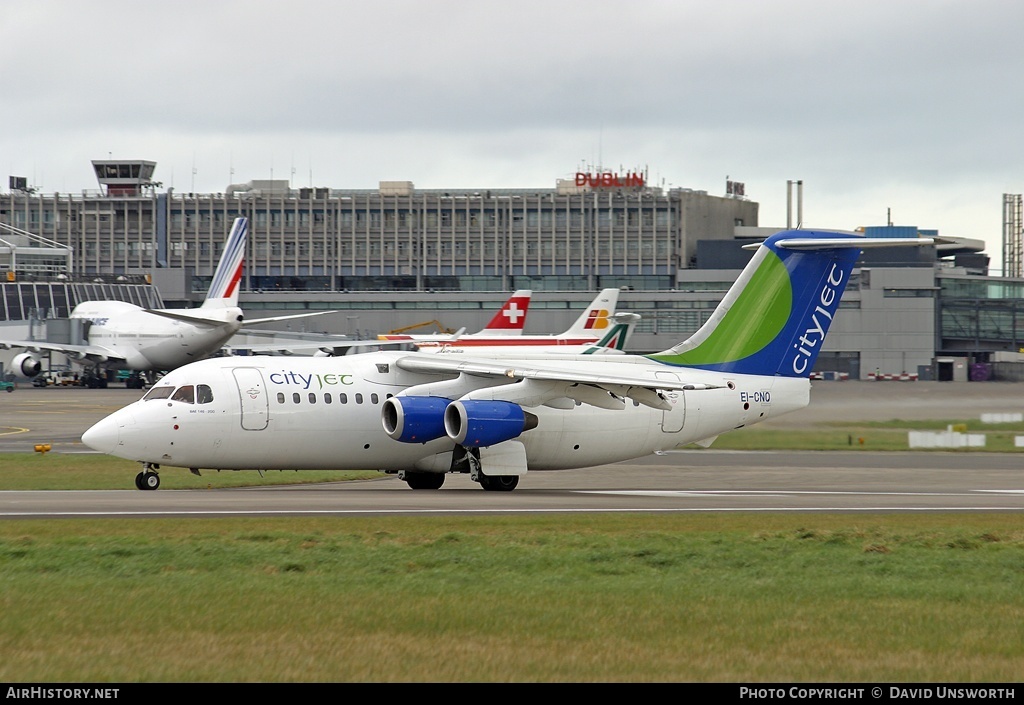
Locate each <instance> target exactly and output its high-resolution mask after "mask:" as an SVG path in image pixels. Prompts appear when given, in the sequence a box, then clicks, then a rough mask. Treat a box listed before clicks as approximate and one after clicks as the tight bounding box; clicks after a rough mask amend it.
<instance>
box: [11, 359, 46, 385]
mask: <svg viewBox="0 0 1024 705" xmlns="http://www.w3.org/2000/svg"><path fill="white" fill-rule="evenodd" d="M11 368H12V369H13V370H14V374H15V376H17V377H24V378H25V379H31V378H33V377H35V376H36V375H38V374H39V373H40V372H42V371H43V363H42V362H41V361H40V359H39V358H38V357H36V356H35V355H33V354H32V353H21V354H20V355H15V356H14V359H13V360H11Z"/></svg>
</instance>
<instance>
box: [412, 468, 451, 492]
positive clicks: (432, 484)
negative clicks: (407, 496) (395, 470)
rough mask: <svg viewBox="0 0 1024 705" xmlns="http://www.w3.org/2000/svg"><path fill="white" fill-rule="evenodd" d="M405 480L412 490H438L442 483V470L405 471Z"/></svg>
mask: <svg viewBox="0 0 1024 705" xmlns="http://www.w3.org/2000/svg"><path fill="white" fill-rule="evenodd" d="M405 482H406V484H407V485H409V487H410V488H412V489H414V490H439V489H441V485H443V484H444V473H442V472H407V473H405Z"/></svg>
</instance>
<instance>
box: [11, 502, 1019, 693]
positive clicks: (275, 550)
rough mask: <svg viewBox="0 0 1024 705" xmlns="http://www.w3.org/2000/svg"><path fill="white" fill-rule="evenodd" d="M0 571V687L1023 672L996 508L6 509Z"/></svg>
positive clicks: (1015, 534) (1012, 580) (1003, 526)
mask: <svg viewBox="0 0 1024 705" xmlns="http://www.w3.org/2000/svg"><path fill="white" fill-rule="evenodd" d="M0 575H2V576H3V578H2V580H3V584H4V589H3V590H2V591H0V652H2V653H3V654H4V658H3V659H2V660H0V681H8V682H15V681H18V682H26V681H30V682H36V681H38V682H56V681H62V682H83V681H89V682H136V681H142V682H157V681H175V682H178V681H197V682H213V681H242V682H252V681H262V682H270V681H303V682H306V681H335V682H338V681H348V682H352V681H377V682H381V681H530V682H540V681H549V682H550V681H637V682H652V681H710V682H716V681H776V682H785V681H804V682H806V681H820V682H832V681H871V682H885V681H915V682H949V681H961V682H962V681H984V682H1010V681H1016V680H1017V679H1019V677H1020V674H1021V673H1022V672H1024V632H1022V631H1021V629H1020V626H1019V625H1020V622H1021V617H1022V616H1024V589H1022V588H1024V529H1022V528H1021V525H1020V517H1019V516H1018V515H991V514H990V515H927V516H912V517H904V516H893V515H886V516H857V517H850V516H832V515H815V516H800V517H790V516H771V515H769V516H766V515H762V514H758V515H756V516H755V515H749V516H745V515H729V516H717V515H714V516H708V515H701V516H648V515H631V516H628V517H626V516H572V517H561V516H560V517H539V518H526V517H518V518H494V517H488V518H473V517H443V518H442V517H436V518H434V517H427V518H422V517H421V518H408V519H407V518H399V517H392V518H365V519H364V518H316V519H288V518H277V519H266V518H260V519H246V518H235V519H218V520H194V521H188V522H181V521H173V520H161V519H146V520H138V521H124V520H85V521H82V520H76V521H70V520H68V521H64V520H58V521H10V522H3V523H0ZM147 655H148V656H147Z"/></svg>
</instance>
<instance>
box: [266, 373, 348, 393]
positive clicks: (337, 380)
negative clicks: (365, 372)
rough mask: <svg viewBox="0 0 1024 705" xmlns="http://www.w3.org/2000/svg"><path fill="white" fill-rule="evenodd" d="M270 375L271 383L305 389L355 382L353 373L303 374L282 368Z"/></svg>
mask: <svg viewBox="0 0 1024 705" xmlns="http://www.w3.org/2000/svg"><path fill="white" fill-rule="evenodd" d="M269 377H270V383H271V384H276V385H280V386H286V387H291V386H295V387H299V388H301V389H303V390H306V389H309V388H310V387H313V388H314V389H323V388H324V387H334V386H337V385H350V384H353V382H352V375H341V374H323V375H320V374H313V373H310V374H302V373H301V372H293V371H289V370H281V371H280V372H271V373H270V375H269Z"/></svg>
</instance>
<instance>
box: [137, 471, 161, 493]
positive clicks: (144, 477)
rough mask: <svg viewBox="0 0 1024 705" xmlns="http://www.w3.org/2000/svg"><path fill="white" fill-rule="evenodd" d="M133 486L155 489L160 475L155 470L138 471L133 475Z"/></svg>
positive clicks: (158, 483)
mask: <svg viewBox="0 0 1024 705" xmlns="http://www.w3.org/2000/svg"><path fill="white" fill-rule="evenodd" d="M135 486H136V487H138V488H139V489H140V490H155V489H157V488H158V487H160V476H159V475H157V474H156V473H155V472H140V473H139V474H138V475H136V476H135Z"/></svg>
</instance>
